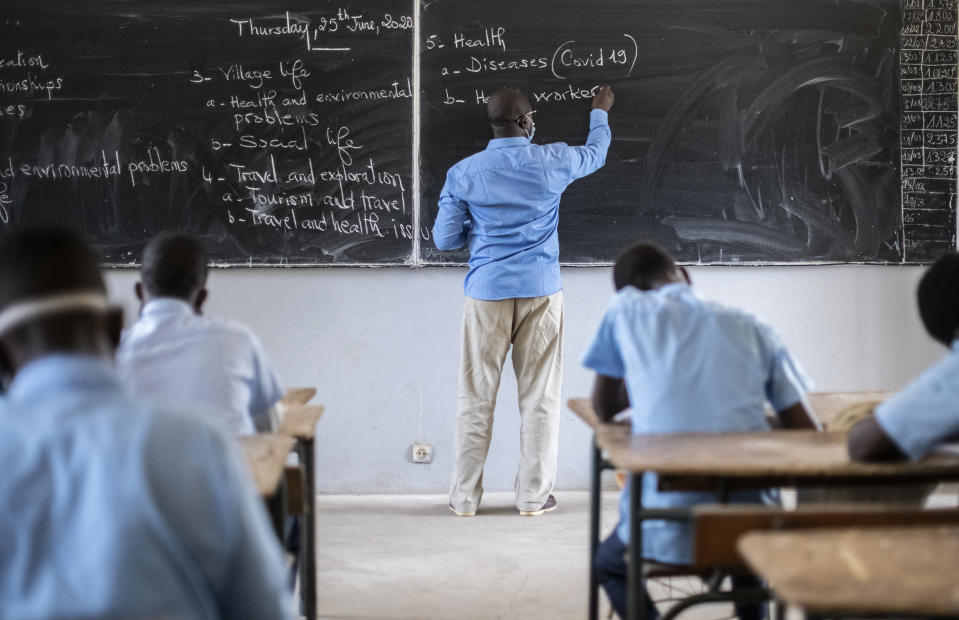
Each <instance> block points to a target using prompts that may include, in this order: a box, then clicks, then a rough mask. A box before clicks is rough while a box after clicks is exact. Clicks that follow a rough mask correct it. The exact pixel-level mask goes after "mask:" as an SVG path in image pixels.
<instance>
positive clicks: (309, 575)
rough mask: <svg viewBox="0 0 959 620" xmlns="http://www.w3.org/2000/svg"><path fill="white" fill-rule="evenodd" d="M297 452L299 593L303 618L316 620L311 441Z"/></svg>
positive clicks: (299, 445)
mask: <svg viewBox="0 0 959 620" xmlns="http://www.w3.org/2000/svg"><path fill="white" fill-rule="evenodd" d="M297 448H298V450H297V452H298V453H299V457H300V464H301V466H302V467H303V527H302V528H301V531H300V592H301V598H302V604H303V609H302V611H303V615H305V616H306V618H307V620H315V619H316V617H317V608H316V589H317V586H316V582H317V571H316V479H315V477H316V471H315V463H314V458H313V440H312V439H300V440H299V441H298V442H297Z"/></svg>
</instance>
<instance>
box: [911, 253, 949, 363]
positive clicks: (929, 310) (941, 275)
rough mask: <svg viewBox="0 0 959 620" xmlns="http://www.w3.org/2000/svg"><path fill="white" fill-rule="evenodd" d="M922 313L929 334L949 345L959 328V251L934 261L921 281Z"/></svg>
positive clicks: (920, 298) (919, 298)
mask: <svg viewBox="0 0 959 620" xmlns="http://www.w3.org/2000/svg"><path fill="white" fill-rule="evenodd" d="M916 296H917V298H918V301H919V316H920V317H922V323H923V325H925V327H926V331H927V332H929V335H930V336H932V337H933V338H935V339H936V340H937V341H939V342H941V343H943V344H945V345H947V346H948V345H949V344H951V343H952V341H953V340H954V339H955V338H956V330H957V329H959V254H955V253H953V254H948V255H946V256H943V257H942V258H940V259H939V260H937V261H936V262H935V263H933V264H932V267H930V268H929V269H928V270H927V271H926V273H925V274H923V276H922V279H921V280H920V281H919V290H918V291H917V295H916Z"/></svg>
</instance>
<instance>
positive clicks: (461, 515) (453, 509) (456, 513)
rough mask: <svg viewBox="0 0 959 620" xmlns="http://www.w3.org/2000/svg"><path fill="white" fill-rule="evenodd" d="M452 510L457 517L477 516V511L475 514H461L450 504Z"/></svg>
mask: <svg viewBox="0 0 959 620" xmlns="http://www.w3.org/2000/svg"><path fill="white" fill-rule="evenodd" d="M450 510H451V511H452V512H453V514H454V515H456V516H457V517H475V516H476V511H475V510H474V511H473V512H461V511H459V510H457V509H455V508H453V504H450Z"/></svg>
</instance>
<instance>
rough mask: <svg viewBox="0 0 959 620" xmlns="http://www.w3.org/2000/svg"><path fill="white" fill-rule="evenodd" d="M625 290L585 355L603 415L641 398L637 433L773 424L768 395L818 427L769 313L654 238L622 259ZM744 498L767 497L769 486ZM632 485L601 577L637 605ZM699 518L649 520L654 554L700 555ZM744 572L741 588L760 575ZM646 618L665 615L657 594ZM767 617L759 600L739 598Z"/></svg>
mask: <svg viewBox="0 0 959 620" xmlns="http://www.w3.org/2000/svg"><path fill="white" fill-rule="evenodd" d="M613 281H614V284H615V286H616V290H617V291H618V293H617V294H616V296H615V297H614V298H613V300H612V301H611V302H610V304H609V307H608V308H607V309H606V314H605V316H604V317H603V320H602V323H601V324H600V327H599V331H598V333H597V334H596V337H595V339H594V341H593V343H592V344H591V345H590V347H589V349H588V351H587V353H586V355H585V358H584V360H583V363H584V365H586V366H587V367H588V368H591V369H592V370H595V371H596V379H595V384H594V389H593V407H594V408H595V410H596V413H597V414H598V415H599V417H600V418H601V419H603V420H609V419H611V418H612V417H613V416H614V415H616V414H617V413H619V412H620V411H623V410H624V409H627V408H631V409H632V429H633V432H634V433H675V432H717V433H719V432H725V431H765V430H769V428H770V427H769V424H768V422H767V420H766V416H765V413H764V406H765V403H766V402H767V401H768V402H769V403H770V404H771V405H772V406H773V408H774V409H775V410H776V412H777V413H778V417H779V420H780V422H781V423H782V426H783V427H785V428H815V427H816V424H815V422H814V421H813V419H812V418H811V417H810V415H809V413H808V412H807V410H806V407H805V405H804V397H805V393H806V390H807V381H806V379H805V376H804V374H803V372H802V370H801V369H800V367H799V364H798V363H797V362H796V360H795V359H793V357H792V355H790V353H789V351H787V350H786V347H785V346H784V345H783V344H782V342H780V340H779V338H778V337H777V336H776V335H775V334H774V333H773V331H772V329H770V328H769V327H768V326H766V325H765V324H763V323H761V322H759V321H758V320H757V319H755V318H754V317H752V316H751V315H749V314H746V313H745V312H742V311H739V310H734V309H731V308H726V307H723V306H720V305H718V304H715V303H710V302H707V301H704V300H702V299H700V298H699V297H697V296H696V295H695V294H694V293H693V291H692V289H691V288H690V285H689V279H688V277H687V276H686V272H685V270H684V269H681V268H677V266H676V264H675V262H674V261H673V259H672V257H671V256H670V255H669V254H668V253H667V252H666V251H665V250H663V249H662V248H660V247H658V246H656V245H652V244H638V245H635V246H633V247H631V248H629V249H627V250H626V251H625V252H623V253H622V254H621V255H620V257H619V258H618V260H617V261H616V264H615V266H614V267H613ZM634 483H640V484H642V485H643V505H644V506H646V507H659V508H667V507H677V506H691V505H695V504H700V503H715V502H716V497H715V495H713V494H710V493H686V492H683V493H678V492H677V493H666V492H660V491H658V490H657V482H656V477H655V475H652V474H649V475H646V476H645V477H644V478H643V479H642V480H641V481H639V480H630V482H629V484H634ZM733 500H734V501H749V502H759V501H761V500H760V497H759V493H758V492H755V493H753V492H750V493H742V494H735V495H734V497H733ZM628 509H629V489H628V487H627V489H626V490H625V491H624V492H623V495H622V499H621V501H620V523H619V525H617V527H616V529H615V531H614V532H613V533H612V535H611V536H610V537H609V538H607V539H606V541H605V542H603V543H602V545H600V549H599V552H598V554H597V557H596V562H597V567H598V569H599V574H600V582H601V583H602V585H603V588H604V589H605V590H606V593H607V595H608V596H609V599H610V602H611V603H612V606H613V608H614V609H615V610H616V612H617V613H618V614H619V615H620V616H621V617H625V616H626V598H627V597H626V563H625V560H624V554H625V552H626V548H627V541H628V539H629V512H628ZM690 534H691V533H690V530H689V525H687V524H684V523H678V522H670V521H646V522H644V523H643V557H644V558H646V559H650V560H654V561H657V562H661V563H666V564H677V565H682V564H688V563H689V562H690V561H691V559H692V548H691V544H692V539H691V535H690ZM754 584H755V580H751V579H750V578H745V579H744V578H739V579H736V580H734V587H747V586H749V585H754ZM646 605H647V614H648V615H647V617H648V618H655V617H657V611H656V609H655V607H654V606H653V604H652V602H651V600H650V598H649V595H648V594H647V595H646ZM737 613H738V615H739V616H740V617H741V618H742V617H752V618H755V617H759V616H760V615H761V611H760V609H759V608H758V607H757V606H742V607H739V608H737Z"/></svg>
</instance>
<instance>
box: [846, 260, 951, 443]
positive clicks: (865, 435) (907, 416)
mask: <svg viewBox="0 0 959 620" xmlns="http://www.w3.org/2000/svg"><path fill="white" fill-rule="evenodd" d="M917 298H918V301H919V315H920V317H921V318H922V323H923V325H925V327H926V331H928V332H929V335H930V336H932V337H933V339H935V340H936V341H937V342H939V343H941V344H943V345H945V346H946V347H949V348H950V350H949V353H948V354H947V355H946V357H944V358H943V359H942V360H940V361H939V362H938V363H937V364H935V365H934V366H932V367H931V368H929V369H928V370H926V371H925V372H924V373H923V374H922V375H921V376H920V377H919V378H918V379H916V380H915V381H913V382H912V383H910V384H909V385H908V386H906V388H905V389H903V390H902V391H901V392H899V393H898V394H896V395H895V396H893V397H892V398H890V399H889V400H887V401H886V402H884V403H882V404H881V405H879V406H878V407H877V408H876V415H875V416H874V417H871V418H866V419H864V420H861V421H860V422H858V423H857V424H856V425H855V426H853V427H852V428H851V429H850V430H849V455H850V456H851V457H852V458H853V459H856V460H859V461H882V460H894V459H902V458H906V457H908V458H910V459H912V460H917V459H920V458H922V457H923V456H925V455H926V454H927V453H928V452H929V451H930V450H932V448H933V447H935V446H936V445H937V444H939V443H941V442H943V441H948V440H956V439H959V254H949V255H948V256H944V257H942V258H940V259H939V260H937V261H936V262H935V263H934V264H933V265H932V267H930V268H929V270H928V271H927V272H926V273H925V274H924V275H923V277H922V280H920V282H919V290H918V293H917Z"/></svg>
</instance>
